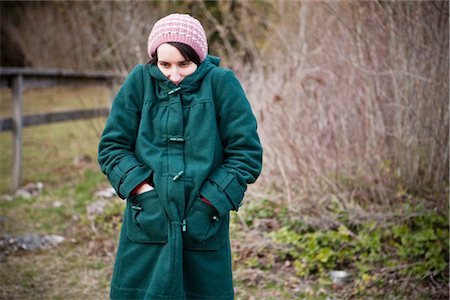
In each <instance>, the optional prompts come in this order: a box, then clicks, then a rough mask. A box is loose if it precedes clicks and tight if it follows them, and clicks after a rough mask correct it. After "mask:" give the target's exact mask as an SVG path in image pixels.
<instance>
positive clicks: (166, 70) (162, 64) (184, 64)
mask: <svg viewBox="0 0 450 300" xmlns="http://www.w3.org/2000/svg"><path fill="white" fill-rule="evenodd" d="M156 51H157V52H158V62H157V66H158V68H159V70H161V72H162V73H163V74H164V75H165V76H166V77H167V78H168V79H169V80H170V81H172V82H173V83H174V84H175V85H178V84H179V83H180V82H181V81H182V80H183V79H184V78H185V77H187V76H189V75H191V74H192V73H194V72H195V70H197V65H196V64H195V63H193V62H192V61H189V60H186V59H185V58H184V57H183V55H181V53H180V51H179V50H178V49H177V48H175V47H174V46H172V45H169V44H162V45H161V46H159V47H158V49H157V50H156Z"/></svg>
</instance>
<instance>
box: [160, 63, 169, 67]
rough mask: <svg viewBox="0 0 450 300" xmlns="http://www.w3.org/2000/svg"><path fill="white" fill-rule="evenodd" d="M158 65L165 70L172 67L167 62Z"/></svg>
mask: <svg viewBox="0 0 450 300" xmlns="http://www.w3.org/2000/svg"><path fill="white" fill-rule="evenodd" d="M158 64H159V65H160V66H161V67H163V68H168V67H170V65H169V64H168V63H166V62H158Z"/></svg>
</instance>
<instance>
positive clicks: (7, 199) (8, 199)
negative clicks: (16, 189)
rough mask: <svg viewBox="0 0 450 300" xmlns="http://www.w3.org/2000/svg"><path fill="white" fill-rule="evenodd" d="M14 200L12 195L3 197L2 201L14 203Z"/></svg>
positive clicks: (1, 197) (0, 197)
mask: <svg viewBox="0 0 450 300" xmlns="http://www.w3.org/2000/svg"><path fill="white" fill-rule="evenodd" d="M13 199H14V198H13V197H12V196H11V195H1V196H0V200H4V201H12V200H13Z"/></svg>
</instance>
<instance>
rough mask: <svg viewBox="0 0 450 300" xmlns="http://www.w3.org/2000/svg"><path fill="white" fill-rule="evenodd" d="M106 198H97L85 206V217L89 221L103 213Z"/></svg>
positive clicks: (106, 203)
mask: <svg viewBox="0 0 450 300" xmlns="http://www.w3.org/2000/svg"><path fill="white" fill-rule="evenodd" d="M108 203H109V202H108V201H106V200H98V201H96V202H93V203H91V204H89V205H88V206H87V207H86V212H87V217H88V220H89V221H93V220H94V219H95V217H96V216H98V215H101V214H103V212H104V211H105V207H106V206H107V205H108Z"/></svg>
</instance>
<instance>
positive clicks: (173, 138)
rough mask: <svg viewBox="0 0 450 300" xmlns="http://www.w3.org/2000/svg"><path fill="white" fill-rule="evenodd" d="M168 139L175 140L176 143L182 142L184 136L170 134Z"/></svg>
mask: <svg viewBox="0 0 450 300" xmlns="http://www.w3.org/2000/svg"><path fill="white" fill-rule="evenodd" d="M169 141H171V142H176V143H182V142H184V138H183V137H182V136H171V137H169Z"/></svg>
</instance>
